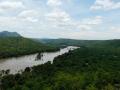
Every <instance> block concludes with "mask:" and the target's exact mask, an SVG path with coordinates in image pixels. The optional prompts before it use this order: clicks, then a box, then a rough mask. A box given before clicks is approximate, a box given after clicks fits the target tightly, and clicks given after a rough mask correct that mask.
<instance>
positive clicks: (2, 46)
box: [0, 37, 59, 59]
mask: <svg viewBox="0 0 120 90" xmlns="http://www.w3.org/2000/svg"><path fill="white" fill-rule="evenodd" d="M57 50H59V48H56V47H52V46H47V45H44V44H42V43H38V42H35V41H33V40H31V39H28V38H23V37H9V38H0V59H2V58H9V57H19V56H23V55H29V54H34V53H41V52H52V51H57Z"/></svg>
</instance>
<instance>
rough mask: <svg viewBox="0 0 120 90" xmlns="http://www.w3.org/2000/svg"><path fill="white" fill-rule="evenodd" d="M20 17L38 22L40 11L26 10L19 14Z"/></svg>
mask: <svg viewBox="0 0 120 90" xmlns="http://www.w3.org/2000/svg"><path fill="white" fill-rule="evenodd" d="M18 18H21V19H22V20H27V21H30V22H37V21H38V18H39V13H38V11H35V10H24V11H23V12H21V13H20V14H19V15H18Z"/></svg>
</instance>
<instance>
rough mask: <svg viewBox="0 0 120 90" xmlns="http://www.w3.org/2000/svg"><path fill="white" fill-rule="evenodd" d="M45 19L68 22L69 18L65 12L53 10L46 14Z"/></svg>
mask: <svg viewBox="0 0 120 90" xmlns="http://www.w3.org/2000/svg"><path fill="white" fill-rule="evenodd" d="M46 16H47V19H48V20H50V21H53V22H54V21H55V22H67V21H69V20H70V16H69V14H68V13H67V12H65V11H63V10H61V9H54V10H53V11H52V12H50V13H48V14H47V15H46Z"/></svg>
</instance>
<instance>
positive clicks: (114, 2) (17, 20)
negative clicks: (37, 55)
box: [0, 0, 120, 40]
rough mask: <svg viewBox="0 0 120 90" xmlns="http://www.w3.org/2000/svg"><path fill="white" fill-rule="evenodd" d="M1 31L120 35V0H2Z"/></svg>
mask: <svg viewBox="0 0 120 90" xmlns="http://www.w3.org/2000/svg"><path fill="white" fill-rule="evenodd" d="M0 31H11V32H18V33H20V34H21V35H23V36H24V37H29V38H70V39H84V40H85V39H86V40H96V39H97V40H104V39H120V0H0Z"/></svg>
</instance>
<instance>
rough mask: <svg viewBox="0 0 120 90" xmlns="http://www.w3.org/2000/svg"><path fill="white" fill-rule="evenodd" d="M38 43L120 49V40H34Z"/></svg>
mask: <svg viewBox="0 0 120 90" xmlns="http://www.w3.org/2000/svg"><path fill="white" fill-rule="evenodd" d="M34 40H35V41H37V42H42V43H45V44H49V45H53V46H70V45H73V46H80V47H82V46H83V47H85V46H86V47H92V46H93V47H106V46H108V47H119V46H120V40H119V39H115V40H75V39H34Z"/></svg>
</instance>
